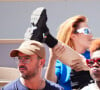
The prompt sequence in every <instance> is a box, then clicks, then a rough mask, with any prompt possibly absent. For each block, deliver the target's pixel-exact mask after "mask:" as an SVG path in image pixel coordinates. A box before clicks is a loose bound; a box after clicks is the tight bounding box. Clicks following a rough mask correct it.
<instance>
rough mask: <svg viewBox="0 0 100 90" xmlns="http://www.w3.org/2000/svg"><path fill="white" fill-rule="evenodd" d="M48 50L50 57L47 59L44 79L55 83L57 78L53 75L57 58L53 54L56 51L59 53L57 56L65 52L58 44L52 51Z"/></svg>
mask: <svg viewBox="0 0 100 90" xmlns="http://www.w3.org/2000/svg"><path fill="white" fill-rule="evenodd" d="M49 50H50V57H49V62H48V67H47V70H46V74H45V78H46V79H48V80H51V81H53V82H55V83H56V82H57V76H56V74H55V64H56V60H57V59H58V57H57V56H56V55H55V53H54V52H55V51H57V52H59V54H61V53H62V52H63V51H64V50H65V47H64V46H62V45H61V44H60V45H57V46H56V47H54V48H52V49H51V48H50V49H49Z"/></svg>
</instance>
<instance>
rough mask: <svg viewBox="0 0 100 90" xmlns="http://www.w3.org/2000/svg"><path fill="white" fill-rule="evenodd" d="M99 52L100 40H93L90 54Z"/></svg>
mask: <svg viewBox="0 0 100 90" xmlns="http://www.w3.org/2000/svg"><path fill="white" fill-rule="evenodd" d="M97 50H100V38H98V39H95V40H93V41H92V44H91V45H90V53H93V52H95V51H97Z"/></svg>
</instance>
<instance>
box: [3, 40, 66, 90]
mask: <svg viewBox="0 0 100 90" xmlns="http://www.w3.org/2000/svg"><path fill="white" fill-rule="evenodd" d="M10 56H11V57H17V59H18V68H19V71H20V73H21V77H20V78H18V79H17V80H15V81H13V82H11V83H9V84H7V85H6V86H4V87H3V88H2V90H64V89H63V88H62V87H60V86H59V85H57V84H55V83H53V82H51V81H48V80H44V79H43V78H42V76H41V72H42V68H43V66H44V64H45V48H44V46H43V44H41V43H40V42H37V41H34V40H26V41H24V42H23V43H22V44H21V45H20V47H19V48H18V49H14V50H12V51H11V52H10Z"/></svg>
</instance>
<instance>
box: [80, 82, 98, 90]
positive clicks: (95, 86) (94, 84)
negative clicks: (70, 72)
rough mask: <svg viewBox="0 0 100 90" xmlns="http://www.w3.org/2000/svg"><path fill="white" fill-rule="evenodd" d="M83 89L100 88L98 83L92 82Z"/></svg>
mask: <svg viewBox="0 0 100 90" xmlns="http://www.w3.org/2000/svg"><path fill="white" fill-rule="evenodd" d="M81 90H100V89H99V88H98V86H97V85H96V83H91V84H89V85H88V86H85V87H83V88H82V89H81Z"/></svg>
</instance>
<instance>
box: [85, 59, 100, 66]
mask: <svg viewBox="0 0 100 90" xmlns="http://www.w3.org/2000/svg"><path fill="white" fill-rule="evenodd" d="M95 62H96V63H97V64H98V65H99V66H100V58H97V59H87V60H86V63H87V65H88V67H90V68H92V67H93V64H94V63H95Z"/></svg>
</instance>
